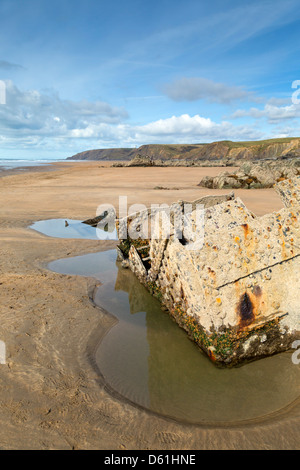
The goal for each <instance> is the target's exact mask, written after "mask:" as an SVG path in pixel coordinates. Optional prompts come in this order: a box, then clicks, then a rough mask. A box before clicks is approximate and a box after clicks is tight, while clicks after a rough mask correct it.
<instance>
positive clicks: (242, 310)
mask: <svg viewBox="0 0 300 470" xmlns="http://www.w3.org/2000/svg"><path fill="white" fill-rule="evenodd" d="M238 315H239V317H240V321H239V326H240V329H242V328H245V327H246V326H249V325H251V323H253V321H254V320H255V314H254V305H253V303H252V301H251V299H250V296H249V295H248V294H247V292H245V293H244V294H242V296H241V298H240V301H239V304H238Z"/></svg>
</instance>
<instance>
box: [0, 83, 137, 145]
mask: <svg viewBox="0 0 300 470" xmlns="http://www.w3.org/2000/svg"><path fill="white" fill-rule="evenodd" d="M5 83H6V105H2V106H0V134H4V135H8V136H12V137H15V138H18V137H20V136H26V135H31V136H53V137H56V136H65V135H66V134H68V133H69V132H70V131H72V130H73V129H85V128H87V127H88V126H90V125H91V124H98V123H99V122H100V123H101V122H102V123H103V122H104V123H110V124H115V123H119V122H121V121H122V120H124V119H125V118H127V117H128V114H127V112H126V110H125V109H124V108H118V107H112V106H110V105H109V104H108V103H105V102H102V101H98V102H95V103H90V102H88V101H85V100H81V101H78V102H75V101H71V100H62V99H61V98H60V97H59V96H58V94H57V93H54V92H48V93H46V92H44V93H41V92H39V91H37V90H28V91H20V90H19V89H18V88H17V87H16V86H15V85H14V84H13V83H12V82H11V81H6V82H5Z"/></svg>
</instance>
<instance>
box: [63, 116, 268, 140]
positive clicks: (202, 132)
mask: <svg viewBox="0 0 300 470" xmlns="http://www.w3.org/2000/svg"><path fill="white" fill-rule="evenodd" d="M71 136H72V137H74V138H77V139H91V140H97V141H98V142H100V143H102V145H103V144H110V145H116V143H117V145H120V146H124V145H129V146H132V145H142V144H147V143H174V144H175V143H192V142H194V143H195V142H209V141H213V140H231V139H232V140H253V139H259V138H262V136H263V134H262V133H261V132H260V131H258V130H257V129H256V128H254V127H251V126H234V125H233V124H232V123H230V122H227V121H223V122H221V123H220V124H218V123H216V122H214V121H212V120H211V119H209V118H204V117H201V116H199V115H195V116H190V115H188V114H183V115H181V116H172V117H170V118H167V119H159V120H157V121H153V122H150V123H148V124H145V125H142V126H134V125H129V124H119V125H116V126H112V125H109V124H99V125H90V126H88V127H87V128H86V129H74V130H72V132H71Z"/></svg>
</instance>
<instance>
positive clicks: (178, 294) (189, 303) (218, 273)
mask: <svg viewBox="0 0 300 470" xmlns="http://www.w3.org/2000/svg"><path fill="white" fill-rule="evenodd" d="M277 191H278V192H279V194H280V195H281V198H282V200H283V203H284V205H285V208H283V209H281V210H280V211H278V212H274V213H272V214H268V215H265V216H263V217H256V216H255V215H254V214H252V213H251V212H250V211H249V210H248V209H247V207H245V205H244V204H243V202H242V201H241V200H240V199H239V198H235V199H234V198H233V196H232V195H229V196H227V197H226V196H225V197H224V196H223V199H214V200H213V199H211V198H209V197H208V198H204V199H201V200H199V201H194V203H193V206H192V209H193V211H192V216H191V221H192V226H191V227H190V231H189V232H188V234H187V235H186V234H185V235H184V238H181V239H180V238H179V237H178V236H177V235H176V228H175V222H174V221H175V220H178V217H180V216H182V217H183V215H182V210H181V209H182V207H183V204H184V203H183V201H180V202H179V203H178V204H176V205H175V206H174V214H173V218H171V230H170V236H169V237H165V236H164V232H163V224H162V223H161V224H160V225H159V227H160V233H159V234H160V235H161V236H160V237H157V238H154V237H151V238H149V239H147V240H145V239H135V240H133V239H131V238H129V237H128V238H126V239H124V240H122V242H121V243H120V245H119V247H120V249H121V251H122V253H123V255H124V256H125V258H127V260H128V261H127V263H128V265H129V267H130V268H131V269H132V271H133V272H134V273H135V274H136V276H137V277H138V278H139V280H140V281H141V282H142V283H143V284H144V285H145V286H146V287H147V288H148V289H149V290H150V292H152V293H153V295H155V296H156V297H157V298H158V299H159V300H160V301H161V303H162V305H163V306H164V308H166V309H167V310H168V311H169V313H170V315H171V316H172V317H173V318H174V319H175V320H176V322H177V323H178V324H179V325H180V326H181V327H182V328H184V329H185V330H186V331H187V333H188V334H189V336H190V337H191V339H192V340H193V341H195V342H196V343H197V344H198V346H199V347H200V348H201V349H202V350H203V351H205V352H206V353H207V355H208V356H209V357H210V358H211V359H212V360H213V361H214V362H216V363H218V364H221V365H227V366H229V365H236V364H240V363H242V362H243V361H247V360H254V359H258V358H261V357H264V356H268V355H271V354H275V353H278V352H282V351H286V350H288V349H290V348H291V347H292V343H293V341H294V340H295V338H299V337H300V315H299V295H300V256H299V255H300V225H299V224H300V177H296V178H293V179H286V180H284V181H282V182H279V183H277ZM197 204H203V206H204V212H203V221H204V225H200V227H199V225H198V224H197V223H196V221H197V212H196V209H197ZM176 211H177V212H176ZM151 217H152V213H151V214H150V212H149V211H143V212H140V213H138V214H135V215H133V216H130V217H129V218H127V219H120V220H119V221H118V226H119V229H120V227H122V226H123V227H124V224H125V226H127V225H131V224H132V221H133V220H135V224H141V225H143V224H144V223H145V222H147V221H148V222H150V220H149V219H150V218H151ZM202 236H204V239H203V244H202V246H200V247H198V248H195V239H196V241H201V237H202Z"/></svg>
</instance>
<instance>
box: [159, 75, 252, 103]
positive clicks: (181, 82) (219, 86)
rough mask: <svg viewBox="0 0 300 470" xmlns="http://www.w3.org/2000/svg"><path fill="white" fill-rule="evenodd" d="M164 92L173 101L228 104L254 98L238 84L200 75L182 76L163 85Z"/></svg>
mask: <svg viewBox="0 0 300 470" xmlns="http://www.w3.org/2000/svg"><path fill="white" fill-rule="evenodd" d="M163 91H164V93H165V94H166V95H167V96H168V97H169V98H170V99H172V100H174V101H197V100H201V99H204V100H207V101H210V102H214V103H223V104H230V103H231V102H233V101H236V100H242V99H244V100H248V99H251V100H252V101H254V100H255V95H254V94H253V93H252V92H249V91H247V90H245V89H244V88H242V87H238V86H229V85H226V84H224V83H218V82H214V81H212V80H208V79H207V78H202V77H191V78H187V77H182V78H179V79H177V80H175V81H174V82H172V83H169V84H166V85H164V86H163Z"/></svg>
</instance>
